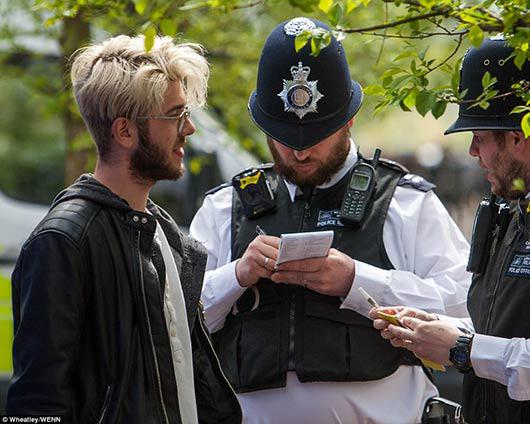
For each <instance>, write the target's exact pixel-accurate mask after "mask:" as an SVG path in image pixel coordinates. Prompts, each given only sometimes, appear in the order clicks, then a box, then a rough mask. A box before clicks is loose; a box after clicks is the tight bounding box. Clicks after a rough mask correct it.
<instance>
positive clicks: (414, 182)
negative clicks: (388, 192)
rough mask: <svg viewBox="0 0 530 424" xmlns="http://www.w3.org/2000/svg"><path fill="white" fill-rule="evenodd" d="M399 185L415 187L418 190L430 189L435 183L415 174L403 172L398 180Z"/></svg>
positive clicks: (432, 188) (425, 190) (434, 186)
mask: <svg viewBox="0 0 530 424" xmlns="http://www.w3.org/2000/svg"><path fill="white" fill-rule="evenodd" d="M398 186H399V187H409V188H415V189H416V190H420V191H424V192H427V191H431V190H434V189H435V188H436V184H433V183H431V182H429V181H427V180H426V179H425V178H423V177H420V176H419V175H416V174H405V175H403V176H402V177H401V179H400V180H399V181H398Z"/></svg>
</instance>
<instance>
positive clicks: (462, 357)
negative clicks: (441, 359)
mask: <svg viewBox="0 0 530 424" xmlns="http://www.w3.org/2000/svg"><path fill="white" fill-rule="evenodd" d="M453 359H454V361H455V362H458V363H461V364H462V365H463V364H464V363H465V362H467V359H468V354H467V352H465V351H462V350H460V349H459V350H457V351H456V352H455V354H454V357H453Z"/></svg>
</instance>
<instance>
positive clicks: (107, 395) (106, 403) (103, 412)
mask: <svg viewBox="0 0 530 424" xmlns="http://www.w3.org/2000/svg"><path fill="white" fill-rule="evenodd" d="M111 388H112V386H107V391H106V392H105V400H104V401H103V408H102V410H101V414H100V416H99V420H98V421H97V423H98V424H101V423H103V418H105V415H106V414H107V409H108V408H109V402H110V390H111Z"/></svg>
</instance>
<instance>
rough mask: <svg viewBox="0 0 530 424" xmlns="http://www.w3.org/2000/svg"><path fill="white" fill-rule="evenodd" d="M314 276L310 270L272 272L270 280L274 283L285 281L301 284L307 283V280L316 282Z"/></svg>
mask: <svg viewBox="0 0 530 424" xmlns="http://www.w3.org/2000/svg"><path fill="white" fill-rule="evenodd" d="M315 278H316V276H315V274H314V273H311V272H281V271H280V272H277V271H276V272H274V273H273V274H272V276H271V280H272V281H274V282H276V283H287V284H297V285H299V286H303V285H304V284H307V282H308V281H311V282H312V283H316V282H317V281H316V280H315Z"/></svg>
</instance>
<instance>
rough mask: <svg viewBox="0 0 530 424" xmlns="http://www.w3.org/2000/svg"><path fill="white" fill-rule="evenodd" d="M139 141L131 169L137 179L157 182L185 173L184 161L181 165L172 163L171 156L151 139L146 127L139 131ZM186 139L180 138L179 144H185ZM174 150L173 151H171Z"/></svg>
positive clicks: (174, 178) (177, 177)
mask: <svg viewBox="0 0 530 424" xmlns="http://www.w3.org/2000/svg"><path fill="white" fill-rule="evenodd" d="M138 138H139V143H138V147H137V148H136V151H135V152H134V153H133V155H132V157H131V164H130V165H129V171H130V172H131V175H132V176H133V178H135V179H136V180H137V181H139V182H142V183H145V182H149V183H155V182H157V181H160V180H176V179H179V178H180V177H182V175H183V174H184V162H182V163H181V165H180V166H176V165H175V164H172V163H171V157H170V156H169V155H167V154H166V153H165V152H164V151H163V150H162V149H161V148H160V146H157V145H156V144H155V143H153V142H151V140H149V136H148V135H147V131H146V129H145V128H142V127H140V128H139V131H138ZM184 144H185V139H184V137H182V140H180V138H179V143H178V145H184ZM171 152H172V151H171Z"/></svg>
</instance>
